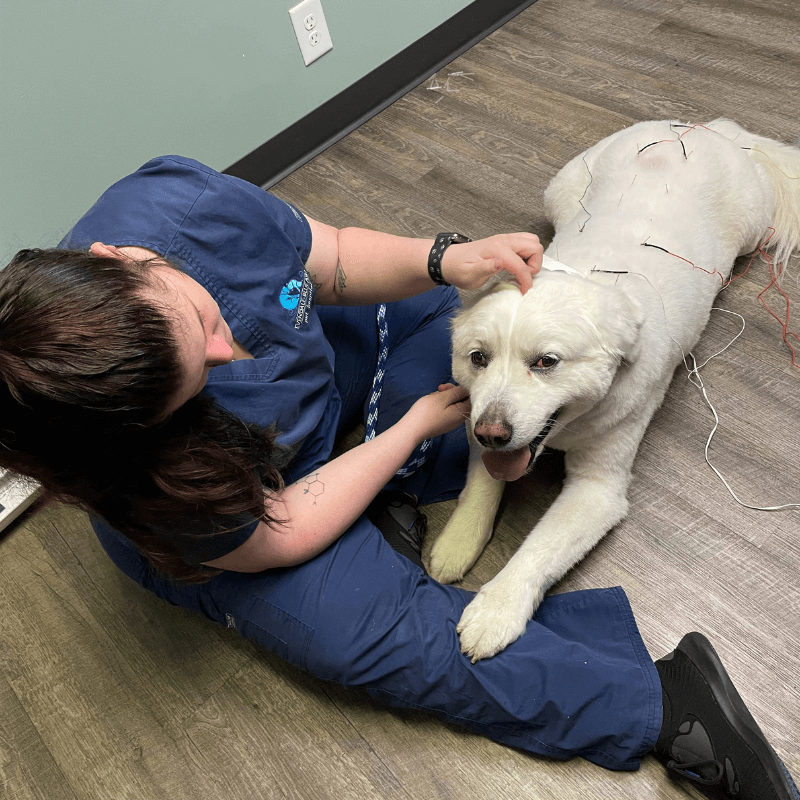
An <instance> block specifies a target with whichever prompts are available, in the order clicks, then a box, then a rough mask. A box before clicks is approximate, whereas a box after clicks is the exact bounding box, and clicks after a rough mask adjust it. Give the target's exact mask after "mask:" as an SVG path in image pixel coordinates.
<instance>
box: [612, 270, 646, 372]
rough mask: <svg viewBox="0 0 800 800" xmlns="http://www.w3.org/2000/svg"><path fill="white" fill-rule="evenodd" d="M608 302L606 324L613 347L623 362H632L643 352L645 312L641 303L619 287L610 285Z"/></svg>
mask: <svg viewBox="0 0 800 800" xmlns="http://www.w3.org/2000/svg"><path fill="white" fill-rule="evenodd" d="M608 288H609V290H610V291H609V295H608V297H607V302H608V303H609V308H608V309H607V312H608V313H607V314H606V315H605V324H606V327H607V329H608V330H609V332H610V333H611V335H612V336H611V338H612V341H613V342H614V344H613V345H612V349H613V350H614V352H615V354H616V355H618V356H619V357H620V358H621V359H622V361H623V362H625V363H628V364H632V363H633V362H634V361H636V360H637V359H638V358H639V354H640V352H641V337H640V333H641V329H642V324H643V323H644V312H643V311H642V309H641V308H640V306H639V304H638V303H637V302H636V301H635V300H633V299H632V298H631V297H629V296H628V295H627V294H626V293H625V292H623V291H622V290H621V289H618V288H617V287H614V286H610V287H608Z"/></svg>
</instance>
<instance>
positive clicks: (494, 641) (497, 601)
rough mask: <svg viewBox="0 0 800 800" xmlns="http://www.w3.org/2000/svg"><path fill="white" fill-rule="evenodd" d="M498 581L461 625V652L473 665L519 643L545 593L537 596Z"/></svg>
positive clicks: (483, 593)
mask: <svg viewBox="0 0 800 800" xmlns="http://www.w3.org/2000/svg"><path fill="white" fill-rule="evenodd" d="M496 580H497V579H495V580H494V581H490V582H489V583H487V584H486V585H485V586H484V587H483V588H482V589H481V590H480V591H479V592H478V594H477V595H476V596H475V599H474V600H473V601H472V602H471V603H470V604H469V605H468V606H467V607H466V608H465V609H464V613H463V614H462V615H461V619H460V620H459V623H458V627H457V630H458V633H459V636H460V638H461V652H462V653H464V655H467V656H469V657H470V658H471V659H472V663H473V664H474V663H475V662H476V661H479V660H480V659H482V658H491V657H492V656H494V655H497V653H499V652H500V651H501V650H503V649H505V648H506V647H508V645H510V644H511V642H514V641H516V640H517V639H519V637H520V636H522V634H523V633H525V627H526V625H527V624H528V620H529V619H530V618H531V617H532V616H533V612H534V610H535V609H536V607H537V606H538V605H539V603H540V602H541V599H542V594H543V593H541V592H540V593H537V594H536V596H533V595H532V593H531V591H530V589H528V588H526V587H518V586H514V585H513V584H512V583H511V582H508V581H506V582H503V581H502V580H501V581H498V582H495V581H496Z"/></svg>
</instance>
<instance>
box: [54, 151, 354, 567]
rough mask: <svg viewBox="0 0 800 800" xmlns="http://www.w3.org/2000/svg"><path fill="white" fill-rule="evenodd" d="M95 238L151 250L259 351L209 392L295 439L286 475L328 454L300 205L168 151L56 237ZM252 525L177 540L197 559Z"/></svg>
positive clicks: (324, 385)
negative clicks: (206, 293) (195, 286)
mask: <svg viewBox="0 0 800 800" xmlns="http://www.w3.org/2000/svg"><path fill="white" fill-rule="evenodd" d="M95 241H100V242H104V243H105V244H109V245H115V246H117V247H123V246H126V245H127V246H138V247H146V248H148V249H150V250H153V251H154V252H156V253H159V254H160V255H162V256H164V257H165V258H167V259H168V260H170V261H172V262H173V263H175V264H177V265H178V266H180V267H181V268H182V269H183V270H184V271H185V272H186V273H187V274H188V275H189V276H191V277H192V278H194V279H195V280H196V281H198V282H199V283H200V284H202V285H203V286H204V287H205V288H206V289H207V290H208V291H209V293H210V294H211V295H212V296H213V298H214V299H215V300H216V302H217V303H218V304H219V307H220V311H221V313H222V316H223V318H224V319H225V321H226V322H227V323H228V325H229V326H230V328H231V331H232V332H233V335H234V337H235V338H236V339H237V340H238V341H239V342H240V343H241V344H242V345H243V346H244V347H245V348H246V349H247V350H248V351H249V352H250V353H251V354H252V355H253V356H254V359H253V360H250V359H243V360H240V361H234V362H232V363H230V364H226V365H224V366H220V367H214V368H213V369H211V371H210V373H209V376H208V383H207V384H206V387H205V388H204V389H203V394H205V395H208V396H210V397H213V398H214V399H215V400H216V401H217V402H218V403H219V404H220V405H221V406H223V407H224V408H226V409H227V410H229V411H231V412H232V413H234V414H236V415H237V416H239V417H240V418H242V419H244V420H247V421H248V422H255V423H257V424H259V425H262V426H264V427H266V426H268V425H270V424H272V423H276V424H277V427H278V430H279V431H280V436H279V437H278V441H279V442H281V443H283V444H287V445H295V446H297V447H298V452H297V455H296V457H295V459H294V461H293V462H292V465H291V468H290V471H289V473H288V474H286V475H285V478H286V481H287V483H291V482H293V481H295V480H297V479H298V478H300V477H303V476H304V475H307V474H308V473H310V472H312V471H313V470H314V469H316V468H318V467H319V466H321V465H322V464H324V463H325V462H326V461H327V460H328V459H329V457H330V454H331V451H332V448H333V444H334V439H335V437H336V431H337V426H338V422H339V414H340V409H341V401H340V398H339V394H338V392H337V390H336V386H335V383H334V377H333V374H334V373H333V366H334V354H333V350H332V348H331V346H330V344H329V343H328V341H327V340H326V338H325V336H324V334H323V331H322V325H321V323H320V320H319V318H318V316H317V313H316V310H315V309H314V305H313V301H314V286H313V284H312V282H311V279H310V278H309V276H308V274H307V273H306V271H305V268H304V264H305V262H306V260H307V259H308V255H309V252H310V250H311V229H310V227H309V224H308V221H307V220H306V218H305V217H304V216H303V215H302V214H301V213H300V212H299V211H298V210H297V209H296V208H294V207H293V206H291V205H289V204H288V203H285V202H283V201H282V200H280V199H278V198H277V197H275V196H274V195H271V194H269V193H268V192H265V191H264V190H263V189H260V188H259V187H257V186H254V185H253V184H250V183H247V182H246V181H243V180H240V179H239V178H234V177H232V176H229V175H222V174H220V173H218V172H216V171H215V170H213V169H210V168H209V167H206V166H204V165H203V164H200V163H198V162H197V161H194V160H192V159H189V158H182V157H179V156H162V157H160V158H155V159H153V160H152V161H148V162H147V163H146V164H145V165H144V166H142V167H141V168H140V169H138V170H137V171H136V172H134V173H133V174H132V175H129V176H127V177H126V178H123V179H122V180H120V181H118V182H117V183H115V184H114V185H113V186H111V188H109V189H108V190H107V191H106V192H104V193H103V195H102V196H101V197H100V199H99V200H98V201H97V202H96V203H95V204H94V206H92V208H91V209H90V210H89V211H88V212H87V213H86V214H85V215H84V216H83V217H82V218H81V219H80V220H79V221H78V223H77V224H76V225H75V227H74V228H73V229H72V230H71V231H70V232H69V233H68V234H67V236H65V237H64V239H63V240H62V241H61V242H60V243H59V245H58V246H59V247H60V248H62V249H83V250H86V249H88V248H89V246H90V245H91V244H92V242H95ZM256 524H257V523H256V522H253V523H252V524H249V525H247V526H246V527H245V528H243V529H241V530H240V531H239V532H237V533H236V534H229V535H225V536H217V537H212V539H211V540H209V537H207V536H198V534H200V533H201V532H200V531H199V530H197V529H195V531H194V532H190V531H187V532H186V537H187V538H186V542H184V543H183V544H182V543H181V542H176V545H177V546H178V547H179V550H181V552H182V555H183V556H184V558H185V559H186V560H187V561H188V562H189V563H192V564H199V563H200V562H201V561H208V560H211V559H213V558H218V557H220V556H222V555H224V554H225V553H227V552H230V551H231V550H233V549H235V548H236V547H238V546H239V545H240V544H241V543H242V542H243V541H245V540H246V539H247V538H248V536H249V535H250V534H252V532H253V530H255V527H256ZM204 542H206V543H208V546H206V545H205V544H202V543H204Z"/></svg>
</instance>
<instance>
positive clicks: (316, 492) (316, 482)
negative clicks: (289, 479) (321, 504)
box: [301, 472, 325, 505]
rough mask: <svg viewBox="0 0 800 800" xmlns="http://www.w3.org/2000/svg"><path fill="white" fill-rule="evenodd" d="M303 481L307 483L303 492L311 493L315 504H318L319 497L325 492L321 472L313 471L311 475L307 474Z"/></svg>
mask: <svg viewBox="0 0 800 800" xmlns="http://www.w3.org/2000/svg"><path fill="white" fill-rule="evenodd" d="M301 482H302V483H305V484H306V488H305V489H303V494H310V495H311V496H312V497H313V498H314V505H316V504H317V498H318V497H319V496H320V495H321V494H323V493H324V492H325V484H324V483H323V482H322V481H321V480H320V477H319V472H312V473H311V474H310V475H306V477H305V478H303V479H302V481H301Z"/></svg>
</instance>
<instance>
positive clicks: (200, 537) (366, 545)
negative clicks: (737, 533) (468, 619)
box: [0, 157, 798, 800]
mask: <svg viewBox="0 0 800 800" xmlns="http://www.w3.org/2000/svg"><path fill="white" fill-rule="evenodd" d="M541 253H542V249H541V246H540V244H539V242H538V239H537V238H536V237H535V236H533V235H531V234H507V235H501V236H495V237H490V238H488V239H484V240H480V241H476V242H469V240H466V241H464V237H458V236H454V235H441V236H440V237H438V238H437V240H436V243H432V242H431V241H427V240H418V239H408V238H403V237H396V236H390V235H387V234H382V233H378V232H375V231H367V230H361V229H354V228H347V229H342V230H337V229H335V228H332V227H330V226H327V225H325V224H322V223H320V222H317V221H315V220H311V219H308V218H306V217H305V216H304V215H303V214H301V213H300V212H299V211H298V210H297V209H295V208H294V207H292V206H291V205H288V204H286V203H284V202H282V201H281V200H279V199H277V198H276V197H274V196H272V195H270V194H268V193H267V192H264V191H262V190H261V189H259V188H257V187H255V186H252V185H250V184H248V183H245V182H243V181H240V180H238V179H235V178H232V177H230V176H224V175H221V174H219V173H217V172H215V171H214V170H211V169H209V168H207V167H205V166H203V165H202V164H199V163H197V162H195V161H192V160H190V159H185V158H179V157H163V158H158V159H154V160H153V161H150V162H148V163H147V164H145V165H144V166H143V167H142V168H141V169H139V170H138V171H137V172H135V173H134V174H132V175H129V176H128V177H126V178H123V179H122V180H121V181H119V182H118V183H116V184H115V185H114V186H112V187H111V188H110V189H108V190H107V191H106V192H105V193H104V194H103V196H102V197H101V198H100V199H99V200H98V201H97V203H96V204H95V205H94V206H93V207H92V208H91V209H90V210H89V211H88V212H87V214H86V215H85V216H84V217H83V218H82V219H81V220H80V221H79V222H78V223H77V224H76V226H75V227H74V229H73V230H72V231H70V233H69V234H68V235H67V236H66V237H65V239H64V240H63V241H62V242H61V243H60V245H59V247H58V248H56V249H54V250H50V251H35V250H34V251H21V252H20V253H19V254H18V255H17V256H16V257H15V259H14V260H13V261H12V263H11V264H10V265H9V266H8V267H7V268H6V269H5V270H3V271H2V272H0V445H1V446H0V465H3V466H6V467H8V468H11V469H14V470H17V471H19V472H21V473H24V474H28V475H31V476H32V477H34V478H36V479H37V480H39V481H41V482H42V484H43V485H44V487H45V488H46V490H48V491H49V492H50V493H51V495H52V496H54V497H56V498H58V499H61V500H64V501H67V502H72V503H76V504H78V505H80V506H81V507H83V508H86V509H87V510H89V511H90V512H91V513H92V523H93V526H94V528H95V531H96V532H97V535H98V537H99V538H100V541H101V543H102V545H103V547H104V548H105V550H106V551H107V553H108V554H109V556H110V558H111V559H112V560H113V561H114V563H115V564H116V565H117V566H118V567H119V568H120V569H121V570H122V571H123V572H124V573H125V574H126V575H128V576H129V577H130V578H132V579H133V580H134V581H136V582H137V583H139V584H140V585H142V586H144V587H145V588H147V589H149V590H150V591H152V592H153V593H155V594H156V595H158V596H159V597H162V598H164V599H165V600H167V601H168V602H170V603H173V604H176V605H180V606H182V607H184V608H188V609H192V610H195V611H198V612H199V613H201V614H204V615H205V616H207V617H209V618H210V619H212V620H214V621H216V622H218V623H220V624H223V625H227V626H228V627H232V628H235V629H236V630H238V631H239V632H240V633H241V634H242V635H243V636H245V637H247V638H250V639H253V640H255V641H257V642H259V643H260V644H261V645H263V646H264V647H266V648H267V649H269V650H271V651H273V652H275V653H277V654H278V655H280V656H281V657H282V658H284V659H286V660H288V661H291V662H292V663H293V664H295V665H297V666H298V667H300V668H301V669H304V670H307V671H309V672H311V673H313V674H314V675H317V676H319V677H321V678H326V679H329V680H334V681H338V682H340V683H342V684H345V685H348V686H363V687H365V688H366V689H367V690H368V691H369V692H370V693H371V694H372V695H373V696H374V697H375V698H378V699H380V700H381V701H384V702H386V703H388V704H390V705H396V706H405V707H412V708H417V709H424V710H428V711H430V712H432V713H435V714H438V715H439V716H441V717H443V718H445V719H447V720H449V721H451V722H453V723H456V724H459V725H462V726H464V727H466V728H469V729H471V730H473V731H477V732H479V733H481V734H483V735H486V736H488V737H490V738H492V739H494V740H496V741H499V742H503V743H505V744H508V745H511V746H514V747H519V748H522V749H525V750H527V751H529V752H532V753H537V754H541V755H546V756H549V757H553V758H559V759H568V758H572V757H574V756H582V757H583V758H586V759H588V760H590V761H592V762H594V763H596V764H599V765H601V766H603V767H607V768H609V769H623V770H625V769H636V768H637V767H638V765H639V762H640V759H641V757H642V756H643V755H644V754H645V753H647V752H650V751H654V752H655V754H656V755H657V756H658V757H659V758H661V759H662V760H663V761H664V762H665V764H667V766H668V768H669V769H670V770H671V771H672V772H673V773H674V774H676V775H680V776H682V777H685V778H687V779H688V780H691V781H694V782H695V783H696V784H697V785H698V787H699V788H701V789H702V790H708V791H712V790H714V791H721V792H723V793H727V794H728V795H729V796H736V797H740V798H794V800H798V794H797V789H796V788H795V787H794V784H793V783H792V781H791V778H790V777H789V775H788V772H786V770H785V768H784V767H783V764H782V762H781V761H780V759H779V758H778V756H777V755H776V754H775V752H774V751H773V750H772V748H771V747H770V746H769V744H768V743H767V741H766V739H765V738H764V736H763V734H762V733H761V731H760V730H759V729H758V726H757V725H756V723H755V721H754V720H753V719H752V717H751V716H750V714H749V712H748V711H747V709H746V707H745V705H744V703H743V701H742V700H741V698H740V697H739V695H738V693H737V692H736V690H735V688H734V687H733V685H732V684H731V682H730V679H729V678H728V676H727V673H726V672H725V670H724V667H723V666H722V665H721V664H720V662H719V659H718V658H717V657H716V654H715V653H714V650H713V648H712V647H711V645H710V644H709V643H708V642H707V641H706V640H705V639H704V638H703V637H702V636H700V635H699V634H689V635H687V636H686V637H684V639H683V640H682V641H681V643H680V644H679V645H678V647H677V648H676V650H675V651H674V652H673V653H671V654H669V655H668V656H666V657H665V658H663V659H661V660H659V661H658V662H656V663H655V664H654V663H653V661H652V660H651V658H650V656H649V655H648V653H647V651H646V649H645V647H644V644H643V643H642V640H641V637H640V635H639V633H638V630H637V627H636V623H635V621H634V619H633V615H632V612H631V609H630V606H629V605H628V602H627V599H626V598H625V595H624V593H623V591H622V590H621V589H619V588H615V589H599V590H592V591H583V592H573V593H567V594H560V595H556V596H553V597H549V598H546V599H545V601H544V602H543V603H542V605H541V606H540V608H539V609H538V611H537V613H536V615H535V616H534V618H533V619H532V620H531V621H530V623H529V625H528V627H527V631H526V633H525V634H524V635H523V636H522V637H521V638H520V639H518V640H517V641H516V642H514V643H512V644H511V645H509V646H508V647H507V648H506V649H505V650H503V651H502V652H501V653H499V654H498V655H496V656H495V657H493V658H491V659H486V660H483V661H479V662H477V663H475V664H472V663H471V662H470V660H469V659H468V658H467V657H465V656H464V655H463V654H462V653H461V651H460V648H459V641H458V635H457V633H456V623H457V622H458V620H459V618H460V616H461V613H462V611H463V609H464V607H465V606H466V604H467V603H468V602H469V601H470V599H471V594H470V593H469V592H466V591H464V590H462V589H458V588H456V587H453V586H444V585H441V584H438V583H436V582H435V581H433V580H431V579H430V578H429V577H428V576H427V575H426V574H425V572H424V570H423V569H421V568H420V567H419V566H418V564H415V563H412V560H409V559H408V558H405V557H404V556H403V555H401V554H399V553H398V552H397V551H396V550H395V549H394V548H393V547H392V546H390V545H389V544H388V543H387V541H386V539H385V538H384V536H383V535H381V531H379V530H378V529H377V528H376V527H375V526H374V525H373V524H372V522H371V521H370V518H369V517H368V516H367V515H366V514H365V511H367V509H368V506H370V504H371V503H373V501H374V499H375V498H376V496H378V497H379V496H381V493H382V492H384V491H386V490H394V491H395V494H390V495H387V496H388V497H392V498H394V497H396V496H397V495H396V492H398V491H402V492H405V493H407V495H413V496H414V497H416V498H418V500H419V502H421V503H423V504H424V503H430V502H435V501H438V500H443V499H447V498H451V497H454V496H456V495H457V494H458V492H459V490H460V489H461V487H462V485H463V481H464V475H465V470H466V457H467V445H466V437H465V434H464V429H463V425H462V422H463V419H464V416H465V415H466V414H468V411H469V399H468V397H467V396H466V393H465V392H464V391H463V390H462V389H460V388H459V387H456V386H453V385H452V384H451V383H449V376H450V352H449V320H450V317H451V315H452V313H453V311H454V310H455V309H456V308H457V306H458V297H457V293H456V291H455V288H453V286H450V285H449V284H453V285H454V286H457V287H459V288H463V289H472V288H477V287H479V286H481V285H482V284H483V283H484V282H485V281H486V280H487V279H488V278H489V277H490V276H491V275H492V274H494V273H495V272H497V271H498V270H500V269H506V270H508V271H509V272H510V273H511V274H512V275H514V276H515V278H516V280H517V282H518V284H519V287H520V290H521V291H526V290H527V288H529V287H530V285H531V277H532V275H533V274H535V272H537V271H538V269H539V268H540V265H541ZM437 284H439V285H437ZM358 418H361V419H363V420H364V421H365V422H366V425H367V430H368V437H369V440H368V441H366V442H365V443H363V444H362V445H360V446H359V447H356V448H354V449H352V450H350V451H348V452H347V453H345V454H343V455H340V456H339V457H337V458H332V452H333V446H334V441H335V439H336V437H337V434H339V433H340V432H341V431H342V430H343V428H345V427H346V426H347V425H348V424H350V423H351V422H352V421H353V420H354V419H358ZM387 502H388V501H387ZM413 555H414V554H413V553H412V556H413Z"/></svg>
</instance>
